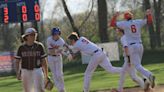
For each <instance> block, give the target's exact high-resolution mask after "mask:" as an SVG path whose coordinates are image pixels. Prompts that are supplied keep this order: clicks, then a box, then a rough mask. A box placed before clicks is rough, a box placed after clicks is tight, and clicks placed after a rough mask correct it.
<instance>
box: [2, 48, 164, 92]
mask: <svg viewBox="0 0 164 92" xmlns="http://www.w3.org/2000/svg"><path fill="white" fill-rule="evenodd" d="M122 63H123V62H122V60H121V61H119V62H113V65H114V66H121V65H122ZM142 63H143V65H144V67H145V68H147V69H148V70H150V71H152V72H153V73H154V75H155V76H156V82H157V84H164V77H163V76H164V51H146V52H145V53H144V57H143V62H142ZM85 68H86V65H81V64H80V62H76V63H70V64H67V65H65V66H64V75H65V76H64V79H65V86H66V90H67V92H82V88H83V73H84V71H85ZM118 79H119V75H118V74H109V73H107V72H106V71H104V70H103V69H102V68H98V69H97V70H96V71H95V72H94V74H93V77H92V81H91V90H92V91H93V92H94V91H95V90H100V89H110V88H116V87H117V85H118ZM133 86H136V84H135V83H133V82H132V80H131V79H130V78H129V76H127V78H126V82H125V87H133ZM0 92H22V87H21V82H20V81H17V80H16V78H15V76H7V77H0ZM53 92H56V89H53Z"/></svg>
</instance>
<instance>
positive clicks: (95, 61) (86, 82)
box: [83, 54, 102, 92]
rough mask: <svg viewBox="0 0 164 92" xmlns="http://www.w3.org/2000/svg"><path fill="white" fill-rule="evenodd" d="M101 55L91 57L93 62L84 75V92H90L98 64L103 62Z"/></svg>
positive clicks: (90, 62)
mask: <svg viewBox="0 0 164 92" xmlns="http://www.w3.org/2000/svg"><path fill="white" fill-rule="evenodd" d="M101 56H102V55H101V54H96V55H93V56H92V57H91V60H90V61H89V64H88V66H87V69H86V70H85V74H84V88H83V90H84V92H89V87H90V80H91V77H92V74H93V72H94V71H95V69H96V68H97V66H98V64H99V63H100V62H101V59H102V57H101Z"/></svg>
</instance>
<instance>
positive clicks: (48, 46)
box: [47, 36, 53, 49]
mask: <svg viewBox="0 0 164 92" xmlns="http://www.w3.org/2000/svg"><path fill="white" fill-rule="evenodd" d="M47 48H48V49H52V48H53V47H52V40H51V36H50V37H48V38H47Z"/></svg>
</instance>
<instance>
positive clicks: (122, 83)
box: [117, 57, 129, 92]
mask: <svg viewBox="0 0 164 92" xmlns="http://www.w3.org/2000/svg"><path fill="white" fill-rule="evenodd" d="M124 61H125V62H124V65H123V66H122V70H121V73H120V79H119V85H118V89H117V90H118V91H119V92H123V87H124V81H125V75H126V72H127V71H128V70H129V69H128V68H129V66H128V63H127V58H126V57H124Z"/></svg>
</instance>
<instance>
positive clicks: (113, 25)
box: [109, 12, 119, 28]
mask: <svg viewBox="0 0 164 92" xmlns="http://www.w3.org/2000/svg"><path fill="white" fill-rule="evenodd" d="M118 16H119V13H118V12H117V13H116V14H115V15H114V16H113V17H112V19H111V21H110V23H109V26H110V27H114V28H115V27H117V25H116V21H117V17H118Z"/></svg>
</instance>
